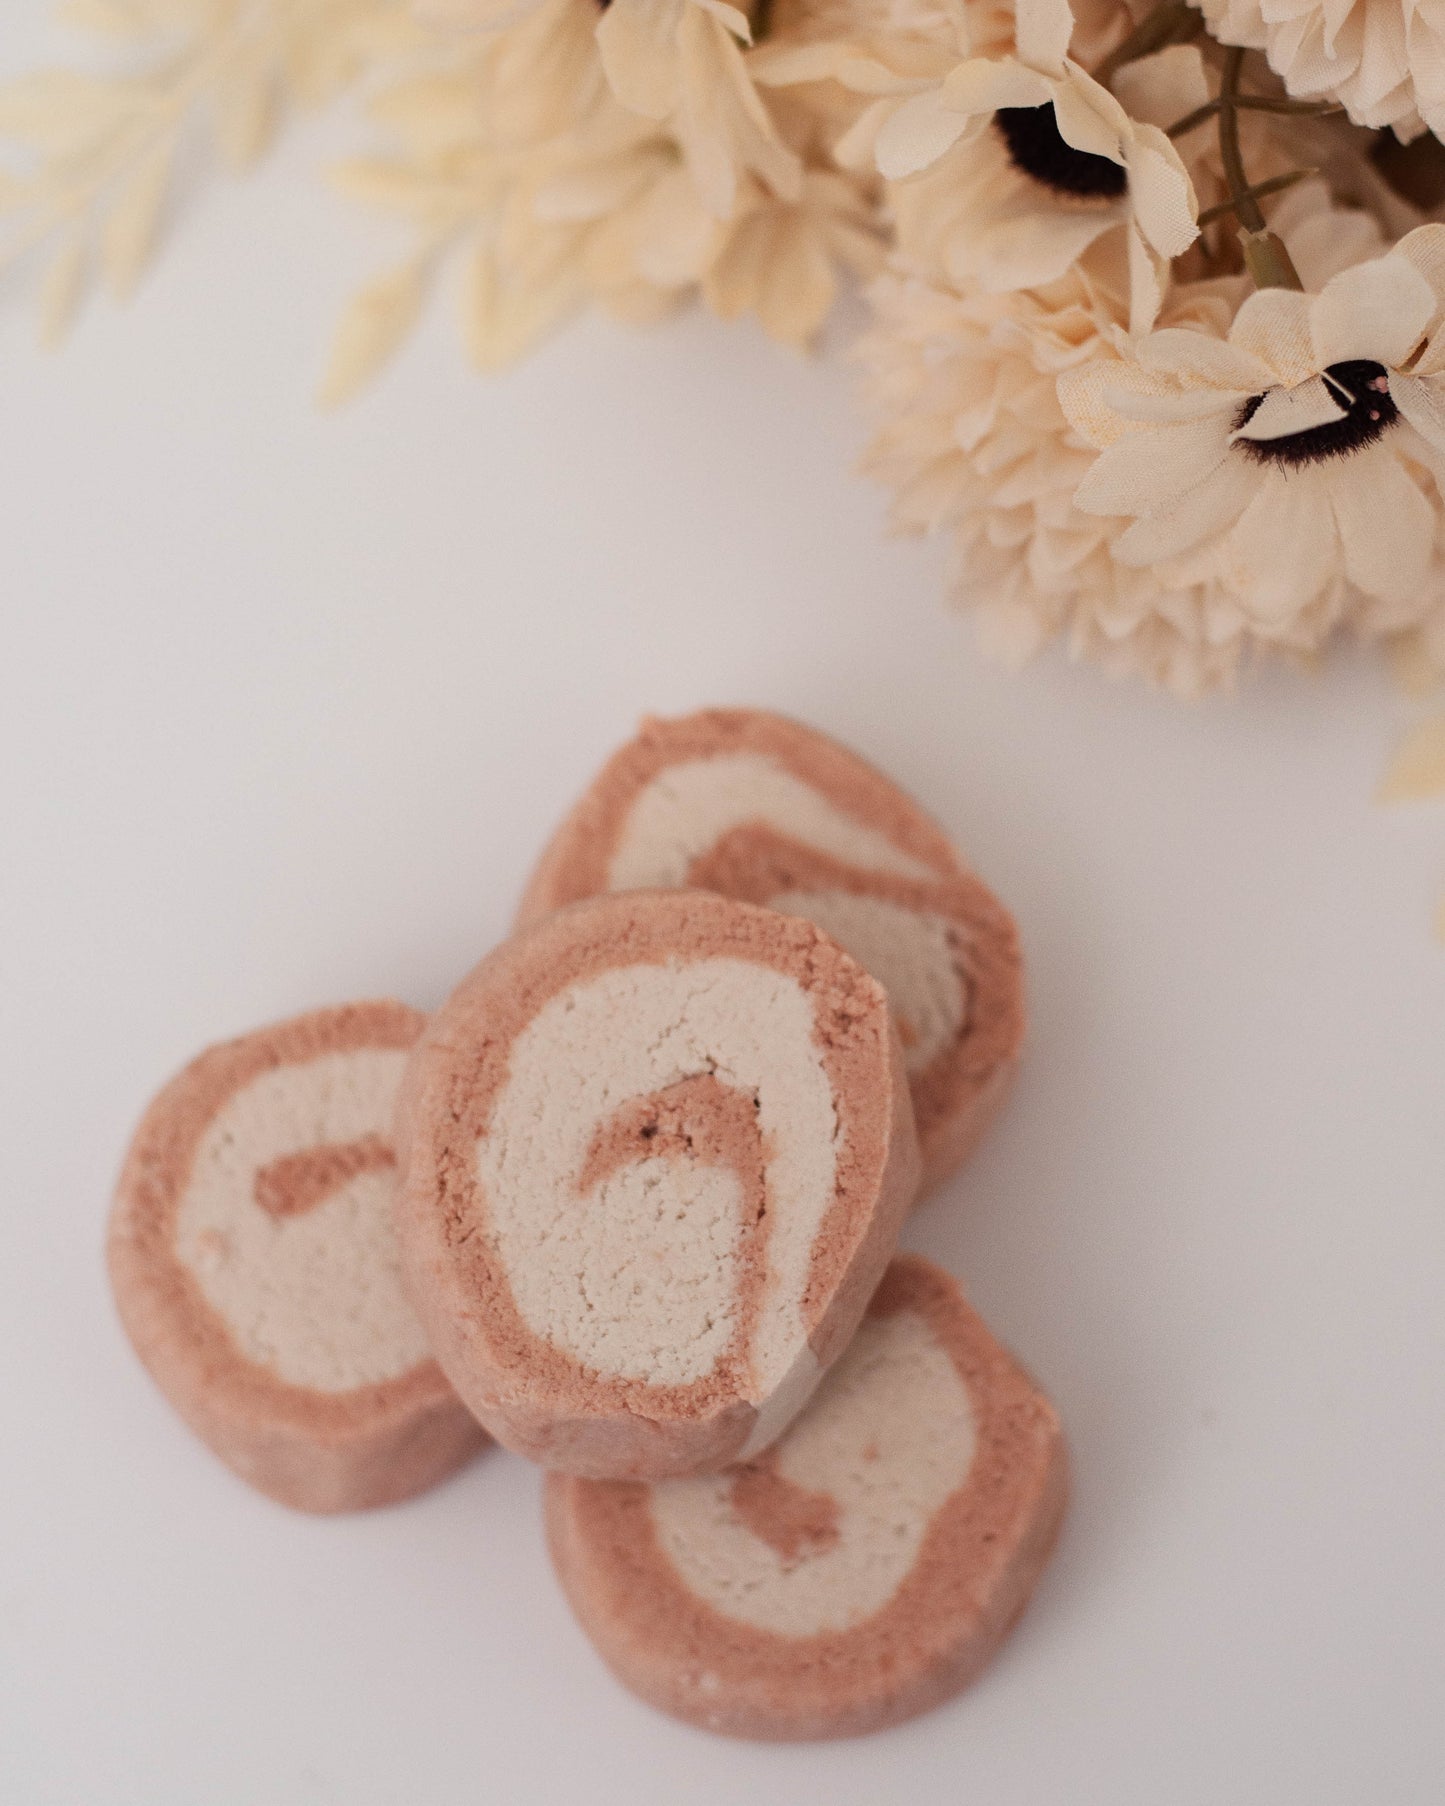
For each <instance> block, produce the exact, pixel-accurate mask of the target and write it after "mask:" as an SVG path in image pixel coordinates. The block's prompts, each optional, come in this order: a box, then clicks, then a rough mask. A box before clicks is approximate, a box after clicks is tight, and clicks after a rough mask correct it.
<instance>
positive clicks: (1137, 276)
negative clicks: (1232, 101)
mask: <svg viewBox="0 0 1445 1806" xmlns="http://www.w3.org/2000/svg"><path fill="white" fill-rule="evenodd" d="M1073 31H1074V17H1073V14H1072V12H1071V11H1070V8H1069V6H1068V4H1067V0H1020V3H1019V6H1018V9H1017V14H1016V19H1015V28H1014V40H1015V41H1014V54H1012V55H1003V54H991V55H978V54H973V53H972V51H971V49H970V44H969V15H968V13H967V12H966V11H960V12H958V13H957V14H956V15H955V31H954V43H953V45H952V46H948V47H945V46H944V45H943V44H942V43H941V42H940V43H936V44H932V45H930V46H929V47H928V51H927V55H926V56H925V54H924V52H923V51H922V50H919V51H918V52H917V53H916V55H915V56H914V58H913V61H914V63H915V64H916V65H917V66H916V67H911V68H903V67H897V66H895V67H890V66H888V65H886V64H884V63H882V62H879V61H878V60H876V59H869V58H865V57H862V56H852V57H849V58H848V59H845V60H843V61H837V60H835V61H834V62H833V63H832V64H831V65H825V64H824V62H823V61H822V59H821V56H820V47H818V46H810V47H808V48H807V49H806V50H801V49H800V50H799V51H798V52H797V53H796V54H795V55H794V56H793V57H792V58H791V59H784V58H780V59H779V60H776V61H771V62H768V61H765V62H764V63H763V65H762V67H761V69H760V72H759V77H758V79H759V80H760V81H764V82H779V81H782V80H784V79H791V80H803V79H817V78H818V77H819V75H820V73H821V72H822V71H823V70H824V68H825V67H827V68H828V72H829V73H830V74H831V76H832V79H834V80H837V81H840V82H842V83H843V84H844V85H845V86H854V87H858V88H862V89H871V90H872V91H874V92H876V93H877V95H878V98H877V99H876V100H875V101H874V103H873V105H872V106H871V107H870V108H869V109H868V110H867V111H866V112H865V113H864V114H863V115H862V116H861V118H860V120H859V121H858V123H857V125H856V126H855V127H854V128H853V130H852V131H851V132H850V133H849V134H848V136H847V138H846V139H845V140H844V142H843V143H842V144H840V145H839V147H838V156H839V159H840V161H842V162H844V163H845V164H847V163H849V162H850V161H855V160H856V158H857V156H858V155H859V154H860V152H862V151H866V152H868V153H870V154H871V155H872V157H873V158H874V160H875V161H876V165H877V168H878V170H879V172H880V173H881V174H882V175H883V176H884V177H886V178H887V179H889V180H890V181H894V182H899V183H901V182H903V181H905V180H906V179H909V178H918V177H920V176H921V175H923V174H924V172H926V171H928V170H929V169H930V168H932V167H933V166H935V165H938V164H939V163H940V160H941V159H943V158H945V157H948V155H949V153H950V152H953V151H955V150H956V151H957V155H956V156H955V157H954V158H953V159H952V160H951V162H950V164H949V166H948V174H947V177H946V179H944V180H941V181H940V182H939V183H938V184H937V185H936V192H937V196H938V201H939V204H940V205H941V206H942V207H944V208H945V209H948V208H951V207H954V206H955V205H956V203H957V198H958V196H957V186H956V185H966V186H967V187H968V189H969V197H970V204H971V205H973V206H976V207H977V208H978V210H979V215H980V218H979V225H980V229H985V218H984V216H991V217H990V218H989V219H988V220H987V227H989V228H991V235H992V238H993V242H994V243H995V244H996V245H997V246H998V248H999V255H998V256H997V258H995V259H993V260H991V261H990V268H991V270H992V271H993V273H994V274H993V279H994V280H996V281H998V282H999V284H1000V286H1005V287H1006V286H1010V285H1016V284H1019V283H1028V282H1035V281H1049V280H1053V278H1054V277H1055V276H1057V275H1059V274H1061V273H1062V271H1063V269H1064V268H1066V267H1067V265H1068V264H1069V262H1071V261H1072V259H1073V258H1074V257H1076V256H1078V255H1080V254H1081V253H1082V251H1083V250H1084V248H1085V247H1086V246H1087V245H1088V244H1089V243H1091V242H1092V241H1093V239H1094V238H1095V237H1097V236H1098V234H1099V233H1100V232H1102V231H1105V230H1108V229H1109V228H1110V227H1111V226H1113V225H1116V224H1123V225H1124V226H1125V227H1126V229H1127V235H1128V246H1129V265H1130V277H1131V295H1132V308H1131V314H1132V319H1133V324H1134V325H1135V327H1136V329H1143V328H1146V327H1147V326H1148V325H1150V324H1151V323H1152V321H1153V318H1154V316H1155V315H1156V314H1157V312H1158V308H1159V304H1160V301H1161V300H1162V297H1163V290H1164V284H1165V278H1166V266H1167V264H1168V262H1169V260H1170V259H1171V258H1174V257H1177V256H1179V255H1180V254H1181V253H1182V252H1184V251H1186V250H1187V249H1188V248H1189V246H1190V245H1191V244H1192V243H1193V242H1194V240H1195V238H1196V237H1197V236H1198V232H1199V228H1198V224H1197V219H1196V215H1197V204H1196V201H1195V195H1194V188H1193V184H1192V183H1191V181H1190V178H1189V172H1188V170H1187V169H1186V168H1185V165H1184V163H1183V160H1182V159H1181V158H1180V156H1179V153H1178V152H1177V151H1176V150H1175V148H1174V146H1173V145H1172V144H1171V143H1170V141H1169V139H1168V137H1167V136H1166V135H1165V133H1164V132H1163V130H1162V129H1161V128H1160V126H1159V125H1158V124H1156V123H1153V122H1152V121H1150V120H1145V119H1139V118H1137V117H1135V116H1134V114H1133V113H1132V112H1131V111H1130V110H1129V108H1127V107H1126V106H1125V105H1124V104H1123V103H1122V102H1121V100H1120V99H1119V98H1117V97H1116V96H1115V95H1114V94H1112V93H1111V92H1110V91H1109V90H1108V89H1107V88H1105V87H1104V86H1103V85H1102V84H1101V83H1099V82H1097V81H1095V80H1094V78H1093V77H1092V76H1091V75H1090V74H1089V73H1088V72H1087V71H1086V70H1085V69H1083V68H1082V67H1080V65H1079V64H1077V63H1075V62H1073V61H1071V60H1070V58H1069V55H1068V50H1069V44H1070V39H1071V37H1072V34H1073ZM1152 60H1153V61H1155V62H1158V61H1160V60H1161V59H1159V58H1155V59H1152ZM1196 61H1197V57H1196ZM901 62H902V59H901V58H895V64H901ZM945 63H946V66H945ZM1172 66H1173V65H1171V67H1172ZM1131 79H1133V78H1132V77H1131ZM1136 86H1137V82H1136ZM1200 91H1201V92H1202V88H1201V90H1200ZM1165 110H1167V109H1165ZM991 128H992V129H991ZM975 151H976V152H977V154H978V156H979V158H980V159H981V161H980V162H979V164H978V165H977V166H976V167H972V168H971V167H970V163H969V157H970V156H971V155H972V154H973V153H974V152H975ZM1050 191H1052V192H1050ZM934 192H935V191H934V190H930V196H932V194H933V193H934ZM898 205H899V210H900V215H902V213H903V212H904V211H909V212H911V214H912V216H913V218H914V219H915V220H917V219H918V216H919V214H920V213H921V212H922V211H923V210H924V209H926V208H927V207H928V205H930V201H929V200H924V199H920V200H919V201H918V202H916V203H915V204H914V205H913V206H912V207H911V208H910V206H909V202H908V200H907V197H906V195H904V194H903V191H902V190H900V198H899V201H898ZM1070 215H1071V217H1070ZM924 229H925V230H926V225H925V228H924ZM970 229H971V222H963V230H962V231H961V233H960V237H961V238H964V239H966V238H967V236H968V234H969V230H970ZM1011 263H1012V264H1013V265H1014V266H1015V267H1016V269H1017V274H1005V273H1004V272H1005V271H1006V270H1007V269H1008V267H1009V265H1010V264H1011ZM984 279H985V280H988V279H989V278H988V277H985V278H984Z"/></svg>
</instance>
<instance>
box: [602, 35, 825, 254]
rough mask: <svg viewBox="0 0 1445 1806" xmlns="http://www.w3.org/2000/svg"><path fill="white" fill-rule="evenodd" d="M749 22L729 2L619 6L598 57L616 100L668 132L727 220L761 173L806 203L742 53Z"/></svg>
mask: <svg viewBox="0 0 1445 1806" xmlns="http://www.w3.org/2000/svg"><path fill="white" fill-rule="evenodd" d="M751 39H752V28H751V26H750V25H749V23H748V18H747V14H746V13H744V12H741V11H739V9H738V8H737V7H735V6H729V5H727V4H726V3H725V0H612V3H611V5H610V6H609V7H608V8H607V10H606V12H605V14H604V15H603V17H602V21H601V23H600V24H599V25H598V27H597V47H598V50H599V52H600V53H601V57H602V67H603V69H604V70H605V72H606V75H607V80H608V82H609V84H610V85H611V88H612V91H613V93H614V94H616V96H617V98H618V99H619V100H620V101H621V102H622V104H623V106H625V107H628V108H630V109H631V110H632V111H633V112H634V113H638V114H640V115H641V116H642V117H644V118H646V119H653V120H656V121H658V122H659V123H666V124H667V125H668V127H669V129H670V130H671V131H672V132H673V133H674V135H675V136H676V138H677V140H678V142H679V144H680V145H681V146H682V151H683V155H684V157H685V158H686V160H687V165H688V169H689V170H690V172H691V174H692V177H693V180H694V181H695V182H696V183H697V186H698V191H699V193H700V194H701V195H702V197H703V200H704V202H705V204H706V205H707V207H708V208H709V209H710V210H711V212H712V213H713V214H714V215H715V216H716V217H717V218H719V219H726V218H728V217H729V215H730V214H731V213H732V211H733V208H734V205H735V204H736V200H737V194H738V183H739V180H740V179H741V177H742V176H743V174H744V173H751V174H752V175H754V176H756V177H757V178H758V179H759V180H760V181H761V182H763V183H764V184H765V185H766V186H767V187H768V188H769V189H771V190H772V191H773V192H774V193H775V194H778V195H781V196H782V197H784V198H785V199H796V198H797V196H798V194H799V193H800V191H801V186H802V179H803V171H802V164H801V162H800V161H799V159H798V157H797V156H796V155H795V154H794V153H793V152H792V151H791V150H790V149H789V148H788V147H787V145H785V144H784V143H783V141H782V139H781V138H780V137H779V135H778V132H777V130H776V128H775V127H774V125H773V122H772V120H771V119H770V118H769V116H768V112H767V109H766V107H765V106H764V105H763V103H762V101H761V100H760V99H759V97H758V93H757V90H756V88H755V87H754V86H753V81H752V76H751V74H750V72H749V70H748V67H747V64H746V62H745V60H744V58H743V54H742V50H741V48H740V46H741V45H744V44H748V43H750V42H751Z"/></svg>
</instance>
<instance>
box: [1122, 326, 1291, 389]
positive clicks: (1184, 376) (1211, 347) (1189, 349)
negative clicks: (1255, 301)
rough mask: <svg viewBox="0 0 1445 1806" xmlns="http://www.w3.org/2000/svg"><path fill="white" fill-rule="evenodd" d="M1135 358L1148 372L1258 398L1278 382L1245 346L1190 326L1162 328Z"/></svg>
mask: <svg viewBox="0 0 1445 1806" xmlns="http://www.w3.org/2000/svg"><path fill="white" fill-rule="evenodd" d="M1136 356H1137V357H1138V359H1139V362H1140V364H1141V365H1142V366H1143V367H1144V369H1146V370H1159V371H1163V372H1166V373H1167V374H1169V375H1171V376H1177V377H1178V378H1179V380H1180V381H1181V382H1186V383H1191V384H1192V383H1201V384H1208V385H1209V386H1210V387H1212V388H1217V389H1229V390H1231V391H1234V392H1236V393H1238V392H1240V391H1242V392H1243V393H1244V394H1245V395H1258V394H1259V393H1260V391H1261V390H1262V389H1267V388H1269V387H1270V386H1271V385H1272V384H1273V383H1274V382H1275V381H1276V380H1277V379H1276V377H1275V373H1274V371H1273V370H1272V369H1271V368H1270V366H1269V365H1268V364H1266V363H1264V362H1263V361H1262V360H1261V359H1259V358H1257V357H1256V356H1255V355H1254V354H1253V352H1250V351H1246V350H1245V349H1244V347H1243V346H1242V345H1233V344H1231V343H1230V342H1229V340H1227V339H1216V338H1214V337H1212V336H1211V335H1210V334H1209V333H1207V332H1195V331H1194V330H1193V329H1192V328H1191V327H1187V326H1161V327H1160V328H1159V330H1158V331H1157V332H1151V333H1150V334H1149V336H1148V338H1147V339H1141V340H1140V341H1139V346H1138V350H1137V352H1136Z"/></svg>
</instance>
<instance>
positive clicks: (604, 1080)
mask: <svg viewBox="0 0 1445 1806" xmlns="http://www.w3.org/2000/svg"><path fill="white" fill-rule="evenodd" d="M813 1029H814V1010H813V1002H812V999H811V998H810V997H809V995H808V993H807V992H806V991H805V990H804V989H803V987H802V986H801V985H800V984H799V983H798V982H797V981H796V980H795V979H793V978H790V977H788V976H787V975H786V974H784V973H781V972H776V971H774V970H773V969H772V968H771V967H769V966H763V965H757V964H754V963H752V962H750V961H746V960H736V959H702V960H694V961H691V962H687V963H681V962H679V963H675V964H669V965H666V966H658V965H634V966H620V967H615V968H614V969H612V970H611V971H608V972H604V973H601V974H600V975H599V976H597V977H596V978H592V979H588V980H586V981H585V982H582V983H579V984H574V985H572V986H569V987H568V988H567V989H566V990H564V991H561V992H559V993H558V995H557V996H555V997H553V998H551V999H550V1000H549V1001H548V1003H547V1004H545V1005H544V1006H543V1008H542V1009H541V1010H539V1011H538V1013H537V1015H536V1016H535V1017H534V1018H533V1019H532V1021H531V1022H530V1023H528V1025H527V1026H526V1028H525V1029H523V1030H522V1032H521V1033H520V1034H519V1035H518V1036H517V1038H516V1039H515V1041H514V1042H513V1043H512V1047H511V1051H510V1055H509V1059H508V1075H507V1080H506V1083H505V1085H504V1086H503V1087H502V1089H501V1091H500V1092H499V1094H498V1096H497V1099H496V1102H495V1104H494V1106H493V1109H492V1114H491V1118H490V1120H489V1122H488V1125H487V1131H486V1133H485V1134H484V1135H483V1136H482V1137H481V1138H480V1140H479V1141H478V1144H477V1164H478V1175H479V1178H480V1180H481V1184H482V1188H483V1191H484V1194H485V1196H486V1200H487V1210H488V1214H489V1217H490V1221H491V1227H492V1232H493V1234H494V1235H495V1237H496V1240H497V1243H498V1248H499V1252H500V1254H501V1257H502V1260H503V1262H504V1263H505V1266H506V1269H507V1274H508V1279H509V1282H510V1284H511V1288H512V1294H513V1297H514V1298H515V1300H516V1304H517V1308H518V1310H519V1311H520V1312H521V1315H522V1318H523V1320H524V1322H525V1323H526V1324H527V1326H528V1328H529V1329H531V1330H532V1331H533V1333H534V1334H536V1335H538V1336H541V1337H544V1338H545V1339H546V1340H547V1341H549V1342H551V1343H552V1344H553V1345H554V1346H555V1347H557V1348H560V1349H562V1350H564V1351H565V1352H566V1353H568V1354H569V1355H571V1356H572V1357H573V1358H574V1359H576V1360H578V1361H580V1362H582V1363H583V1364H584V1365H585V1366H588V1367H590V1368H592V1369H594V1370H595V1371H597V1372H599V1373H603V1374H607V1375H612V1376H616V1377H618V1378H624V1379H635V1380H645V1381H647V1382H649V1383H651V1384H655V1385H683V1384H687V1383H688V1382H690V1381H693V1380H698V1379H702V1378H704V1377H706V1376H707V1375H708V1374H709V1373H711V1372H712V1370H713V1368H714V1367H715V1366H716V1364H717V1361H718V1359H719V1357H720V1356H721V1354H722V1353H723V1351H724V1350H725V1349H726V1348H727V1346H728V1344H729V1342H730V1341H731V1339H732V1337H733V1334H734V1332H735V1330H736V1328H737V1323H738V1291H739V1281H740V1279H741V1277H742V1275H741V1273H740V1271H739V1255H738V1242H739V1238H740V1235H741V1233H742V1228H743V1224H742V1221H741V1215H740V1210H741V1188H740V1186H739V1183H738V1180H737V1179H736V1177H735V1176H734V1175H733V1174H732V1173H730V1172H727V1171H724V1170H721V1169H719V1168H717V1167H715V1166H707V1165H702V1164H693V1163H692V1162H691V1161H690V1160H686V1159H683V1158H681V1157H679V1156H677V1155H675V1154H669V1155H665V1156H660V1157H649V1158H644V1159H640V1160H638V1161H635V1162H633V1163H632V1164H630V1165H624V1166H621V1167H619V1168H618V1169H617V1170H616V1171H614V1172H613V1173H611V1174H610V1175H609V1176H608V1177H606V1178H604V1179H602V1180H600V1181H599V1182H598V1183H597V1184H595V1185H593V1186H592V1187H591V1188H590V1189H587V1190H585V1191H584V1190H583V1189H582V1186H581V1184H580V1175H581V1173H582V1171H583V1166H584V1162H585V1161H586V1158H587V1154H588V1150H589V1148H590V1147H591V1146H592V1144H593V1142H594V1140H595V1138H596V1136H597V1135H598V1132H599V1130H601V1129H602V1128H604V1127H605V1126H606V1125H607V1124H608V1123H609V1122H610V1121H611V1120H612V1118H613V1117H615V1115H616V1114H617V1112H618V1111H619V1110H620V1109H621V1108H622V1107H623V1106H624V1105H626V1104H627V1103H629V1102H630V1101H631V1100H633V1099H635V1098H639V1097H647V1096H650V1095H651V1094H652V1093H654V1092H657V1091H660V1090H663V1089H665V1088H666V1087H667V1086H670V1085H675V1084H678V1083H679V1082H680V1081H682V1080H683V1079H688V1078H695V1077H698V1076H700V1075H702V1074H712V1075H713V1076H715V1077H716V1078H717V1080H718V1081H719V1082H720V1083H721V1084H724V1085H730V1086H733V1087H735V1088H736V1089H738V1090H739V1091H742V1092H744V1093H745V1094H746V1095H747V1096H748V1097H749V1098H751V1099H752V1100H753V1101H754V1103H755V1107H756V1110H757V1118H758V1127H759V1130H760V1132H761V1138H762V1148H763V1158H764V1167H765V1175H766V1187H767V1208H768V1234H767V1242H766V1249H767V1256H766V1258H767V1267H766V1275H765V1279H764V1285H763V1294H762V1309H761V1312H760V1315H759V1319H758V1324H757V1328H756V1330H755V1332H754V1335H753V1338H752V1342H751V1346H750V1349H749V1355H750V1366H751V1371H752V1390H751V1392H750V1393H749V1395H748V1396H749V1398H750V1401H751V1402H753V1403H760V1402H762V1401H763V1400H765V1399H766V1398H767V1397H768V1395H769V1394H770V1393H771V1392H772V1391H773V1390H774V1389H775V1388H776V1387H778V1386H779V1385H780V1384H781V1383H782V1381H783V1380H784V1379H785V1378H786V1377H787V1375H788V1374H789V1372H790V1370H791V1369H793V1368H795V1367H796V1366H797V1364H798V1361H799V1357H800V1356H801V1355H802V1353H803V1351H804V1348H805V1344H806V1340H807V1326H806V1324H805V1322H804V1318H803V1299H804V1293H805V1290H806V1287H807V1282H808V1276H809V1272H810V1270H811V1267H812V1263H813V1249H814V1244H815V1242H816V1240H817V1236H818V1231H819V1228H820V1227H821V1225H822V1221H823V1217H824V1215H825V1213H826V1212H827V1209H828V1207H829V1205H830V1204H831V1203H832V1201H833V1192H834V1183H835V1177H836V1171H835V1169H836V1155H835V1151H834V1140H835V1137H836V1135H837V1132H838V1123H837V1114H836V1111H835V1109H834V1104H833V1094H832V1088H831V1085H830V1083H829V1080H828V1075H827V1072H826V1070H825V1069H824V1066H823V1062H822V1058H821V1054H820V1051H819V1048H818V1046H817V1044H816V1042H815V1040H814V1034H813ZM798 1402H801V1400H799V1401H798Z"/></svg>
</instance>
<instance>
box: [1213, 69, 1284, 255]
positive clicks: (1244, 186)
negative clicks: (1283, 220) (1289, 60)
mask: <svg viewBox="0 0 1445 1806" xmlns="http://www.w3.org/2000/svg"><path fill="white" fill-rule="evenodd" d="M1243 62H1244V52H1243V50H1240V49H1233V50H1231V51H1229V53H1228V54H1227V55H1226V56H1225V59H1224V75H1223V78H1222V80H1221V82H1220V87H1219V160H1220V162H1221V163H1222V164H1223V165H1224V182H1225V186H1226V188H1227V189H1228V191H1229V202H1230V211H1231V212H1232V213H1233V214H1234V215H1235V217H1236V218H1237V219H1238V221H1239V244H1240V249H1241V250H1242V251H1243V252H1244V263H1245V268H1246V269H1247V270H1248V271H1249V274H1250V276H1251V278H1252V279H1253V282H1254V286H1255V287H1256V288H1289V289H1296V290H1303V288H1304V284H1303V283H1302V282H1301V281H1300V278H1299V271H1298V270H1297V269H1296V268H1295V267H1294V264H1293V262H1292V261H1291V260H1290V254H1289V252H1288V251H1287V250H1286V249H1285V247H1284V241H1283V240H1282V239H1280V238H1278V237H1277V236H1276V235H1275V234H1274V233H1273V232H1271V231H1270V229H1269V227H1268V226H1267V225H1266V223H1265V218H1264V215H1263V213H1261V211H1260V207H1259V200H1258V198H1257V195H1256V193H1255V191H1254V190H1253V189H1252V188H1251V187H1250V185H1249V177H1248V176H1247V175H1246V174H1245V173H1244V158H1243V156H1242V155H1241V153H1240V149H1239V74H1240V66H1241V64H1242V63H1243Z"/></svg>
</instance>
